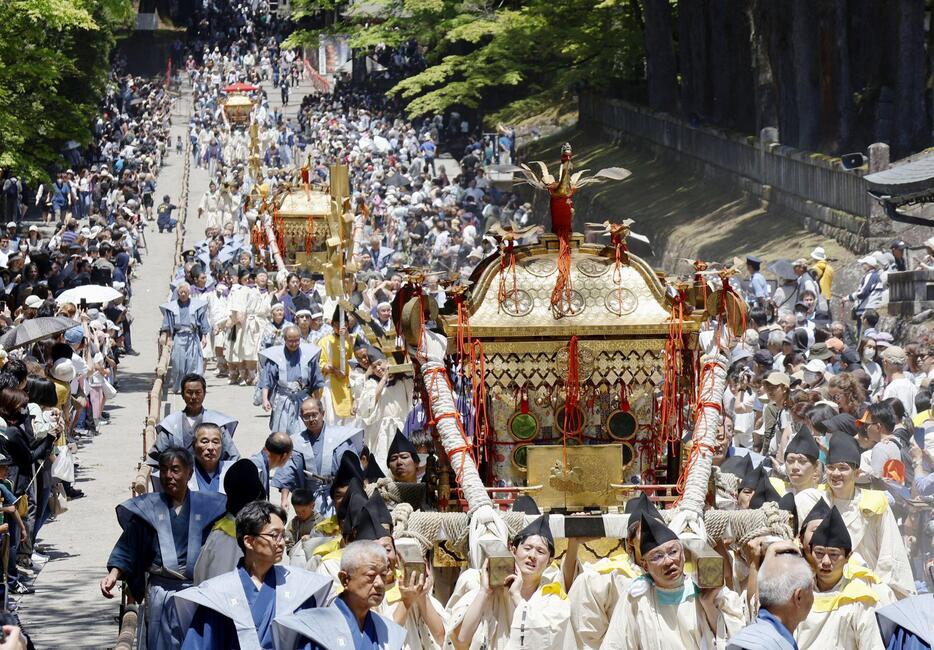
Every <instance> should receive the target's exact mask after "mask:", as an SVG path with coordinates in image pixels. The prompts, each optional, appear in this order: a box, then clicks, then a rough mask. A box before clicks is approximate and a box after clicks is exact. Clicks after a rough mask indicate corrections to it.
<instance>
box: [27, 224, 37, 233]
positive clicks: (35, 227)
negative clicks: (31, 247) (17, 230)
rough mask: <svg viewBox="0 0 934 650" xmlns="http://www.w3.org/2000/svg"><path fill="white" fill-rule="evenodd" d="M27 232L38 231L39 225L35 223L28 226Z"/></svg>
mask: <svg viewBox="0 0 934 650" xmlns="http://www.w3.org/2000/svg"><path fill="white" fill-rule="evenodd" d="M29 232H39V227H38V226H37V225H36V224H33V225H31V226H29Z"/></svg>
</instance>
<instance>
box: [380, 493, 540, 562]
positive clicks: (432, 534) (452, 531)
mask: <svg viewBox="0 0 934 650" xmlns="http://www.w3.org/2000/svg"><path fill="white" fill-rule="evenodd" d="M500 515H501V516H502V518H503V522H504V523H505V524H506V528H507V529H508V530H509V536H510V537H513V536H514V535H515V534H516V533H518V532H519V531H520V530H522V529H523V528H524V527H525V517H526V516H525V514H524V513H521V512H501V513H500ZM392 519H393V522H392V523H393V537H395V538H396V539H400V538H404V537H408V538H412V539H414V540H416V541H418V543H419V544H421V546H422V550H423V551H427V550H428V549H430V548H431V547H432V546H434V543H435V540H437V539H438V538H439V537H441V532H442V531H443V532H444V538H445V539H447V540H448V547H449V548H452V549H454V550H458V551H463V550H464V549H465V548H466V544H467V533H468V531H469V523H470V517H469V515H467V513H464V512H422V511H413V510H412V506H411V505H409V504H408V503H400V504H398V505H397V506H395V508H393V511H392Z"/></svg>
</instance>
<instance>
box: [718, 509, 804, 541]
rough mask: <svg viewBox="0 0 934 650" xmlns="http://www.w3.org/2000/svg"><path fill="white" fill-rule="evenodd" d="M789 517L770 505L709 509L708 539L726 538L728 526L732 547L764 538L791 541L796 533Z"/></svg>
mask: <svg viewBox="0 0 934 650" xmlns="http://www.w3.org/2000/svg"><path fill="white" fill-rule="evenodd" d="M790 516H791V515H790V514H789V513H787V512H785V511H784V510H782V509H780V508H779V507H778V504H775V503H772V502H767V503H765V504H763V506H762V507H761V508H759V509H758V510H708V511H707V512H705V513H704V527H705V528H706V529H707V536H708V537H710V539H712V540H714V541H718V540H720V539H723V534H724V532H726V528H727V525H729V527H730V530H731V532H732V538H733V544H734V545H735V546H742V545H744V544H746V542H748V541H750V540H751V539H753V538H756V537H762V536H763V535H775V536H776V537H781V538H783V539H792V538H793V537H794V534H793V533H792V531H791V527H790V525H789V523H788V522H789V519H790Z"/></svg>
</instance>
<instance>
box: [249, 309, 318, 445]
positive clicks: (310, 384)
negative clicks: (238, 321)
mask: <svg viewBox="0 0 934 650" xmlns="http://www.w3.org/2000/svg"><path fill="white" fill-rule="evenodd" d="M282 340H283V341H284V343H283V344H282V345H273V346H271V347H268V348H266V349H265V350H261V351H260V353H259V356H260V357H261V358H262V359H263V371H262V373H261V375H260V383H259V387H260V390H261V392H262V400H263V410H265V411H266V412H267V413H269V414H270V415H269V430H270V431H287V432H288V433H289V435H296V434H298V433H301V432H302V430H304V428H305V427H304V426H303V425H302V421H301V418H300V417H299V410H300V408H301V404H302V402H303V401H305V399H307V398H308V397H309V396H314V397H318V396H319V395H320V393H321V389H322V387H323V386H324V376H323V375H322V374H321V364H320V363H319V362H318V359H319V357H320V356H321V349H320V348H318V347H317V346H314V345H308V344H307V343H302V332H301V330H300V329H299V328H298V327H297V326H295V325H286V326H285V327H283V328H282Z"/></svg>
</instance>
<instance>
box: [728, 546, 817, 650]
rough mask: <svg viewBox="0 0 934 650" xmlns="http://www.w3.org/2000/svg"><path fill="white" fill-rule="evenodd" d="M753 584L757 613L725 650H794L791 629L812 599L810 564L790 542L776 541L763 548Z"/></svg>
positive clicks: (804, 616)
mask: <svg viewBox="0 0 934 650" xmlns="http://www.w3.org/2000/svg"><path fill="white" fill-rule="evenodd" d="M756 585H757V588H758V592H759V615H758V616H757V617H756V620H755V622H753V623H752V624H750V625H749V626H747V627H745V628H743V629H742V630H740V632H739V634H737V635H736V636H734V637H733V638H732V639H730V642H729V644H728V645H727V650H794V648H797V644H796V643H795V638H794V632H795V630H796V629H797V627H798V625H800V624H801V622H802V621H804V619H806V618H807V616H808V613H809V612H810V611H811V604H812V603H813V602H814V576H813V574H812V573H811V567H810V566H809V565H808V563H807V561H806V560H805V559H804V558H803V557H801V553H800V552H799V551H798V550H797V549H796V548H795V547H794V545H793V544H792V543H791V542H777V543H775V544H773V545H772V546H770V547H769V548H768V549H767V550H766V554H765V559H764V560H763V561H762V566H760V567H759V573H758V576H757V579H756Z"/></svg>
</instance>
